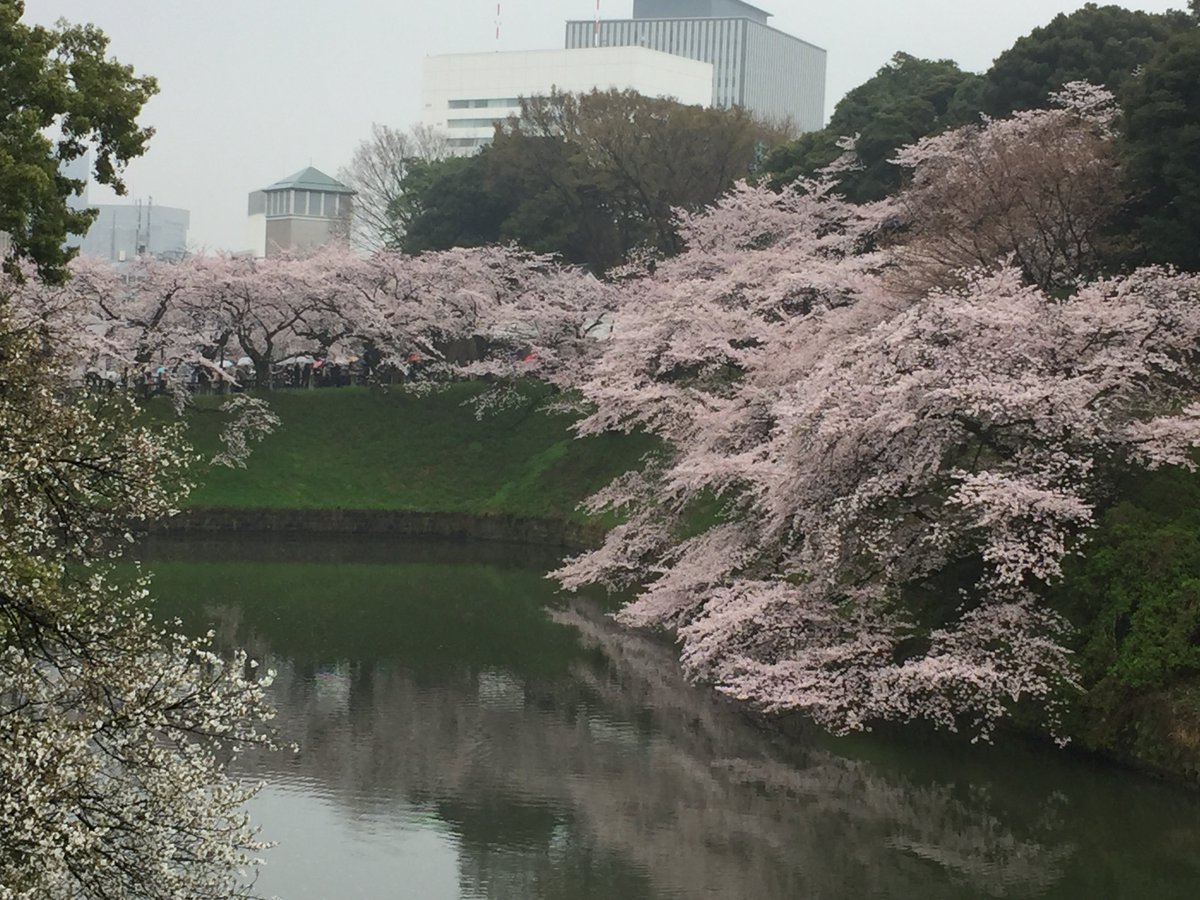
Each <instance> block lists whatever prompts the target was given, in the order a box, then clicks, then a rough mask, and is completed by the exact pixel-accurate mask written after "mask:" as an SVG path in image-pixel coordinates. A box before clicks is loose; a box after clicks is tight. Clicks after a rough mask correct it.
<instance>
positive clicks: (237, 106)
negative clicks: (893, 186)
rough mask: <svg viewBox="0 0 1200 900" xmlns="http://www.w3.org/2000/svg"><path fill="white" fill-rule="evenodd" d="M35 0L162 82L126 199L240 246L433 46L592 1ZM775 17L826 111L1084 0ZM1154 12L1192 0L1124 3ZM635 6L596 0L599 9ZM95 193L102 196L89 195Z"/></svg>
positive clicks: (584, 13)
mask: <svg viewBox="0 0 1200 900" xmlns="http://www.w3.org/2000/svg"><path fill="white" fill-rule="evenodd" d="M501 3H502V6H501V16H502V29H501V38H500V40H499V41H497V40H496V38H495V21H496V5H495V0H431V2H418V0H391V2H387V3H385V2H378V0H333V2H331V0H321V2H317V0H200V2H195V0H187V2H182V0H26V4H25V6H26V20H28V21H34V22H41V23H50V22H53V21H54V20H56V19H59V18H65V19H67V20H68V21H71V22H84V21H89V22H93V23H95V24H96V25H98V26H99V27H100V28H102V29H103V30H104V31H105V33H107V34H108V36H109V37H110V38H111V40H112V46H111V49H112V53H113V54H114V55H115V56H117V58H118V59H120V60H121V61H122V62H125V63H129V64H131V65H133V66H134V68H135V69H136V70H137V71H138V72H141V73H146V74H151V75H154V76H156V77H157V78H158V80H159V86H160V93H159V95H158V96H157V97H155V98H154V99H153V100H152V101H151V102H150V103H149V104H148V105H147V107H146V110H145V112H144V114H143V118H142V121H143V122H144V123H146V124H150V125H153V126H154V127H155V128H156V129H157V134H156V135H155V137H154V139H153V140H152V142H151V144H150V150H149V152H148V153H147V154H146V156H145V157H143V158H142V159H140V160H137V161H136V162H134V163H133V164H132V165H131V166H130V167H129V170H128V173H127V174H128V178H127V181H128V184H129V187H130V192H131V195H132V196H136V197H140V198H146V197H153V198H154V202H155V203H158V204H162V205H165V206H181V207H184V208H185V209H190V210H191V212H192V225H191V232H190V242H191V243H192V244H193V245H194V249H198V250H199V249H209V250H214V249H233V250H238V249H243V248H244V247H245V246H247V240H246V234H245V221H246V195H247V194H248V193H249V192H250V191H252V190H255V189H257V188H260V187H265V186H266V185H268V184H270V183H271V182H273V181H277V180H278V179H280V178H282V177H284V176H286V175H289V174H291V173H292V172H294V171H296V170H297V169H301V168H303V167H304V166H307V165H310V164H311V165H315V166H316V167H317V168H318V169H321V170H322V171H325V172H327V173H329V174H330V175H336V173H337V169H338V167H339V166H342V165H344V164H345V163H346V162H347V161H348V160H349V157H350V154H351V153H352V152H353V150H354V147H355V145H356V144H357V143H358V141H359V140H361V139H362V138H363V137H365V136H366V135H367V134H368V132H369V131H370V127H371V123H372V122H382V123H386V124H388V125H393V126H398V127H403V126H406V125H408V124H410V123H411V122H414V121H416V120H417V118H418V116H419V114H420V92H421V59H422V57H424V56H426V55H429V54H437V53H463V52H476V51H486V50H529V49H548V48H556V47H561V46H562V44H563V32H564V28H563V23H564V22H565V21H566V20H567V19H590V18H592V16H593V15H594V11H595V0H501ZM755 5H758V6H761V7H762V8H764V9H766V10H768V11H770V12H772V13H774V18H773V19H772V20H771V24H772V25H773V26H774V27H776V28H779V29H781V30H783V31H786V32H788V33H790V34H794V35H796V36H797V37H800V38H803V39H804V40H806V41H809V42H811V43H814V44H817V45H818V46H820V47H824V48H825V49H826V50H827V51H828V52H829V67H828V75H827V95H826V101H825V115H826V118H828V116H829V113H830V112H831V111H832V109H833V107H834V105H835V104H836V103H837V101H838V99H839V98H840V97H841V96H842V95H843V94H845V93H846V91H848V90H849V89H850V88H852V87H854V86H855V85H858V84H861V83H862V82H863V81H865V80H866V79H867V78H869V77H870V76H871V74H872V73H873V72H874V71H875V70H877V69H878V68H879V67H880V66H881V65H883V63H884V62H886V61H887V59H888V58H889V57H890V56H891V55H892V54H893V53H895V52H896V51H897V50H904V51H906V52H908V53H912V54H914V55H916V56H923V57H931V58H939V59H940V58H950V59H954V60H956V61H957V62H958V63H959V65H961V66H963V67H964V68H966V69H971V70H976V71H982V70H983V69H986V68H987V67H988V66H989V65H990V63H991V61H992V59H993V58H994V57H995V56H996V55H997V54H998V53H999V52H1001V51H1002V50H1004V49H1005V48H1007V47H1008V46H1009V45H1011V44H1012V42H1013V41H1014V40H1015V39H1016V38H1017V37H1019V36H1020V35H1022V34H1026V33H1028V32H1029V31H1030V30H1031V29H1033V28H1035V27H1037V26H1038V25H1042V24H1045V23H1046V22H1048V21H1049V20H1050V19H1051V18H1052V17H1053V16H1054V15H1055V14H1056V13H1059V12H1063V11H1068V10H1073V9H1077V8H1079V7H1080V6H1082V5H1083V3H1082V2H1056V0H823V2H814V0H755ZM1123 5H1125V6H1127V7H1130V8H1134V9H1142V10H1147V11H1150V12H1162V11H1164V10H1166V9H1169V8H1178V7H1182V6H1186V3H1185V2H1184V0H1174V2H1171V0H1158V2H1132V0H1131V2H1126V3H1124V4H1123ZM632 8H633V2H632V0H601V14H602V15H603V16H604V17H605V18H624V17H628V16H629V15H630V13H631V11H632ZM92 199H93V201H94V202H95V201H101V202H102V201H103V200H104V199H105V197H104V195H102V194H100V193H98V192H95V191H94V192H93V195H92Z"/></svg>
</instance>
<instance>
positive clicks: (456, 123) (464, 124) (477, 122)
mask: <svg viewBox="0 0 1200 900" xmlns="http://www.w3.org/2000/svg"><path fill="white" fill-rule="evenodd" d="M506 118H507V116H495V117H493V118H491V119H451V120H450V121H449V122H447V123H446V125H447V127H449V128H491V127H492V126H493V125H495V124H496V123H497V122H503V121H504V120H505V119H506Z"/></svg>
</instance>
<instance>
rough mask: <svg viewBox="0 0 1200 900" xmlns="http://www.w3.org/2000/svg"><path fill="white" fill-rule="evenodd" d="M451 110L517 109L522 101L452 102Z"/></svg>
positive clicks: (514, 99) (510, 99) (485, 100)
mask: <svg viewBox="0 0 1200 900" xmlns="http://www.w3.org/2000/svg"><path fill="white" fill-rule="evenodd" d="M447 105H448V106H449V107H450V109H517V108H518V107H520V105H521V101H520V100H519V99H518V98H516V97H476V98H473V99H471V100H451V101H450V102H449V103H448V104H447Z"/></svg>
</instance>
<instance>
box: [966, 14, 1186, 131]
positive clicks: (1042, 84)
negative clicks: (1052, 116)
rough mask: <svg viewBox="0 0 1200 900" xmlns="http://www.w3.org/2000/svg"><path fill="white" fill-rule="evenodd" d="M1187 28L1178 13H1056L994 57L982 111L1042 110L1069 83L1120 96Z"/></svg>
mask: <svg viewBox="0 0 1200 900" xmlns="http://www.w3.org/2000/svg"><path fill="white" fill-rule="evenodd" d="M1193 8H1194V7H1193ZM1191 25H1192V20H1191V18H1190V17H1189V16H1188V15H1187V14H1186V13H1182V12H1166V13H1161V14H1159V13H1147V12H1141V11H1139V10H1130V9H1125V8H1124V7H1121V6H1114V5H1106V6H1098V5H1097V4H1095V3H1088V4H1086V5H1084V6H1083V7H1082V8H1081V9H1078V10H1076V11H1075V12H1073V13H1060V14H1059V15H1057V16H1055V17H1054V18H1053V19H1052V20H1051V21H1050V22H1049V23H1048V24H1046V25H1043V26H1042V27H1040V28H1035V29H1034V30H1033V31H1032V32H1030V33H1029V34H1027V35H1025V36H1024V37H1021V38H1019V39H1018V40H1017V41H1016V43H1015V44H1013V46H1012V47H1010V48H1009V49H1008V50H1005V51H1004V52H1003V53H1001V54H1000V55H999V56H998V57H997V58H996V61H995V62H994V63H993V64H992V67H991V68H990V69H989V70H988V71H987V73H986V75H985V76H984V77H985V79H986V82H987V84H986V87H985V88H984V90H983V110H984V111H985V112H987V113H988V114H989V115H993V116H1004V115H1007V114H1008V113H1010V112H1012V111H1014V110H1020V109H1035V108H1038V107H1042V106H1045V104H1046V98H1047V97H1049V96H1050V94H1051V93H1052V92H1054V91H1058V90H1061V89H1062V87H1063V85H1064V84H1067V83H1068V82H1071V81H1089V82H1091V83H1092V84H1099V85H1104V86H1105V87H1107V88H1108V89H1109V90H1110V91H1112V92H1113V93H1119V92H1120V90H1121V88H1122V86H1123V85H1124V84H1125V83H1126V81H1128V80H1129V79H1130V78H1131V77H1132V76H1133V75H1134V73H1135V72H1137V71H1138V69H1139V67H1141V66H1144V65H1145V64H1146V63H1148V62H1149V61H1150V60H1151V58H1152V57H1153V56H1154V55H1155V53H1157V52H1158V50H1159V48H1160V47H1162V46H1163V45H1164V44H1165V43H1166V42H1167V41H1168V40H1169V39H1170V38H1171V36H1172V35H1174V34H1176V33H1178V32H1179V31H1181V30H1183V29H1185V28H1188V27H1190V26H1191Z"/></svg>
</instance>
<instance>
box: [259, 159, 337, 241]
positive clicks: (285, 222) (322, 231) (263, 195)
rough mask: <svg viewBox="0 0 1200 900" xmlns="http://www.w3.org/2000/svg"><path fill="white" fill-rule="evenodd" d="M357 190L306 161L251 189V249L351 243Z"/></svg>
mask: <svg viewBox="0 0 1200 900" xmlns="http://www.w3.org/2000/svg"><path fill="white" fill-rule="evenodd" d="M354 194H355V191H353V190H352V189H350V188H348V187H346V185H344V184H342V183H341V182H340V181H338V180H336V179H334V178H330V177H329V176H328V175H326V174H325V173H324V172H322V171H320V170H319V169H314V168H313V167H312V166H309V167H308V168H307V169H301V170H300V171H299V172H296V173H295V174H294V175H289V176H288V177H287V178H285V179H283V180H282V181H277V182H275V183H274V184H272V185H271V186H269V187H265V188H263V189H262V190H260V191H253V192H252V193H251V194H250V198H249V202H248V205H247V214H248V217H249V221H248V225H247V227H248V234H249V241H250V252H251V253H252V254H253V255H254V256H256V257H258V258H260V259H261V258H262V257H273V256H278V255H280V254H282V253H290V252H295V251H304V250H311V249H312V248H314V247H320V246H323V245H325V244H330V243H349V240H350V212H351V205H352V204H353V202H354Z"/></svg>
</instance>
